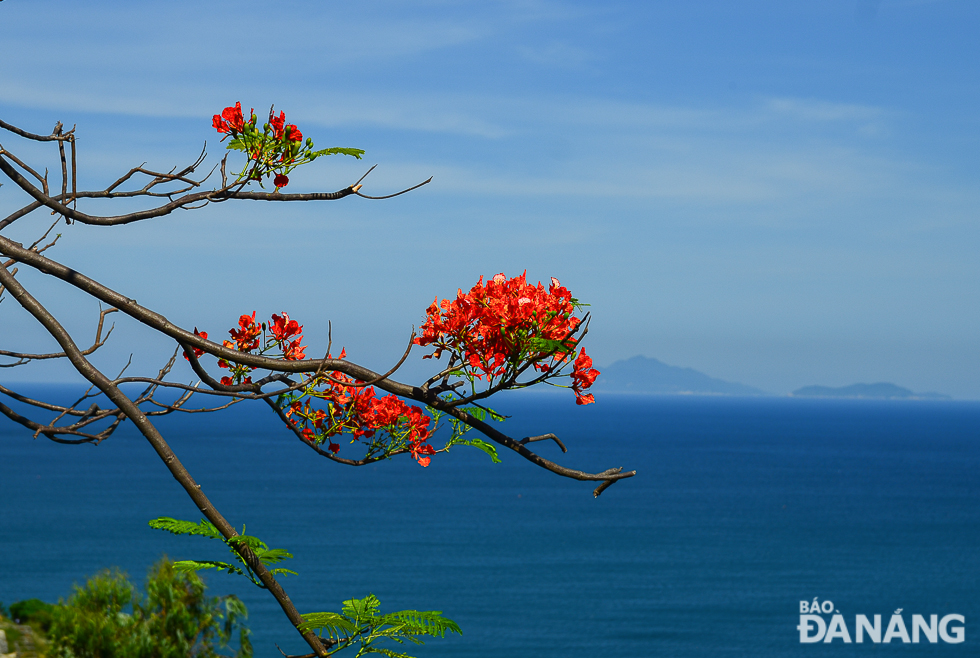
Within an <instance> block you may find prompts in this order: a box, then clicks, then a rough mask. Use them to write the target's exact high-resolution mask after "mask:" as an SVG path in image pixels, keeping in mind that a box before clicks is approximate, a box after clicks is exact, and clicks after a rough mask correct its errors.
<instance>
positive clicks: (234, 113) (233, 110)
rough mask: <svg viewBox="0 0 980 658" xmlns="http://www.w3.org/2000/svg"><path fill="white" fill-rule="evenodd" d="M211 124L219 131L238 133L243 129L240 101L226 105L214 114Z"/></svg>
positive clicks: (243, 118) (243, 119)
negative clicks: (229, 105)
mask: <svg viewBox="0 0 980 658" xmlns="http://www.w3.org/2000/svg"><path fill="white" fill-rule="evenodd" d="M211 123H212V125H213V126H214V128H215V130H217V131H218V132H219V133H232V134H233V135H234V134H236V133H240V132H241V131H242V130H244V129H245V117H244V116H242V104H241V102H238V103H235V106H234V107H226V108H225V109H223V110H222V111H221V114H220V115H218V114H215V115H214V119H213V120H212V122H211Z"/></svg>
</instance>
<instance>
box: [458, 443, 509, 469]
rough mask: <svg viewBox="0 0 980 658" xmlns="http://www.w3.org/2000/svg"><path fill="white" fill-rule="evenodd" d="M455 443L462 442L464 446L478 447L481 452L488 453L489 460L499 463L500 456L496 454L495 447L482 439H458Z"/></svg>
mask: <svg viewBox="0 0 980 658" xmlns="http://www.w3.org/2000/svg"><path fill="white" fill-rule="evenodd" d="M456 443H459V444H462V445H464V446H473V447H474V448H479V449H480V450H482V451H483V452H485V453H487V454H488V455H490V460H491V461H492V462H493V463H494V464H499V463H501V462H500V457H498V456H497V448H496V447H495V446H493V445H491V444H489V443H487V442H486V441H484V440H483V439H459V440H457V441H456Z"/></svg>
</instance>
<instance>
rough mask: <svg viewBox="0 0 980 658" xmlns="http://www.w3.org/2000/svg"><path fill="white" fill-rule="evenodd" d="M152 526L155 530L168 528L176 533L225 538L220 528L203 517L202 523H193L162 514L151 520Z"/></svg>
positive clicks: (222, 539) (168, 530)
mask: <svg viewBox="0 0 980 658" xmlns="http://www.w3.org/2000/svg"><path fill="white" fill-rule="evenodd" d="M150 527H151V528H154V529H155V530H166V531H167V532H172V533H173V534H175V535H201V536H202V537H210V538H211V539H220V540H221V541H224V540H225V538H224V537H223V536H222V535H221V533H220V532H218V529H217V528H215V527H214V526H213V525H212V524H211V522H210V521H206V520H205V519H201V522H200V523H192V522H191V521H181V520H180V519H171V518H170V517H167V516H162V517H160V518H159V519H153V520H152V521H150Z"/></svg>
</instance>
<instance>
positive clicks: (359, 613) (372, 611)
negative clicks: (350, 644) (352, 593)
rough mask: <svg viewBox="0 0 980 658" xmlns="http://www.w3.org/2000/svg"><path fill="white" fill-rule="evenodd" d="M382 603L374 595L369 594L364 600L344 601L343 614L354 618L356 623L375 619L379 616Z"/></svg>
mask: <svg viewBox="0 0 980 658" xmlns="http://www.w3.org/2000/svg"><path fill="white" fill-rule="evenodd" d="M380 607H381V601H379V600H378V597H376V596H375V595H374V594H368V595H367V596H365V597H364V598H363V599H350V600H348V601H344V607H343V609H342V610H343V613H344V614H345V615H347V616H348V617H352V618H353V619H354V620H355V623H358V622H361V621H362V620H363V621H366V620H370V619H373V618H375V617H377V616H378V608H380Z"/></svg>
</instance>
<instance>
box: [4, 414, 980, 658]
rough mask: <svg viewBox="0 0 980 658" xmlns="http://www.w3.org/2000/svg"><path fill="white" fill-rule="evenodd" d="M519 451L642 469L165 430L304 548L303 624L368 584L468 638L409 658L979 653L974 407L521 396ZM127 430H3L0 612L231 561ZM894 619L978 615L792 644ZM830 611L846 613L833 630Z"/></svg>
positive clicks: (208, 483) (236, 506)
mask: <svg viewBox="0 0 980 658" xmlns="http://www.w3.org/2000/svg"><path fill="white" fill-rule="evenodd" d="M497 406H498V407H500V409H501V410H502V411H504V412H505V413H509V414H512V418H510V419H509V420H507V421H506V423H505V427H506V428H507V429H508V432H509V433H510V434H512V435H514V436H525V435H527V434H540V433H544V432H549V431H554V432H556V433H557V434H558V435H559V436H561V437H562V439H563V440H564V441H565V443H566V445H567V446H568V448H569V452H568V454H567V455H561V453H560V452H559V450H558V449H557V447H556V446H554V445H552V444H547V443H538V444H535V447H536V448H537V449H538V451H539V452H540V453H541V454H543V455H544V456H546V457H548V458H551V459H554V460H556V461H560V462H561V463H563V464H565V465H568V466H571V467H576V468H581V469H583V470H590V471H601V470H604V469H606V468H609V467H614V466H623V467H625V468H626V469H636V470H637V471H638V474H637V476H636V477H635V478H632V479H631V480H627V481H624V482H620V483H618V484H616V485H615V486H613V487H611V488H609V489H608V490H607V491H606V492H605V493H604V494H603V495H602V496H601V497H600V498H598V499H594V498H593V496H592V493H591V491H592V488H593V486H594V485H592V484H589V483H580V482H574V481H569V480H565V479H562V478H559V477H557V476H554V475H552V474H550V473H547V472H545V471H542V470H541V469H539V468H537V467H534V466H532V465H531V464H528V463H527V462H524V461H523V460H522V459H521V458H520V457H518V456H517V455H514V454H512V453H511V454H506V453H504V454H502V456H503V459H504V463H503V464H499V465H494V464H491V463H490V461H489V459H488V458H487V457H486V455H484V454H483V453H481V452H479V451H477V450H474V449H467V448H458V449H454V450H453V452H451V453H450V454H448V455H439V456H437V457H436V458H435V459H434V460H433V463H432V465H431V466H430V467H429V468H427V469H423V468H421V467H419V466H418V465H416V464H415V463H413V462H411V461H409V460H405V459H401V460H395V461H392V462H389V463H382V464H378V465H376V466H369V467H366V468H361V469H354V468H346V467H342V466H339V465H336V464H332V463H328V462H326V461H325V460H323V459H322V458H319V457H317V456H316V455H314V454H313V453H312V452H311V451H309V450H308V449H307V448H305V447H304V446H302V445H301V444H300V443H299V442H297V441H296V440H295V439H292V438H290V437H289V436H288V435H287V434H286V433H284V432H283V431H282V430H281V429H278V428H277V426H276V424H275V422H274V421H273V420H272V419H271V418H270V417H269V413H268V411H267V410H266V409H265V408H264V407H254V408H246V409H240V410H239V411H238V413H232V414H222V415H214V416H211V417H207V418H201V417H200V416H197V417H187V416H182V417H170V418H167V419H164V420H163V421H161V423H160V425H161V428H162V429H163V431H164V432H165V434H166V435H167V436H168V438H169V440H170V442H171V444H172V446H173V448H174V450H175V451H176V452H177V454H178V455H179V456H180V458H181V459H182V460H183V461H184V463H185V464H186V465H187V466H188V468H189V470H190V471H191V472H192V473H193V474H194V475H195V477H196V478H197V480H198V482H200V483H201V485H202V486H203V488H204V490H205V492H206V493H207V494H208V495H209V496H210V497H211V499H212V500H213V501H214V502H215V504H216V506H217V507H218V508H219V509H221V510H222V512H223V513H224V514H225V516H226V517H227V518H228V519H229V520H231V521H232V522H233V523H235V524H237V525H238V526H239V527H240V526H241V524H242V523H246V524H247V529H248V533H249V534H254V535H257V536H259V537H261V538H263V539H264V540H265V541H266V542H267V543H268V544H269V545H270V546H274V547H284V548H287V549H289V550H290V551H292V553H293V554H294V555H295V559H294V560H292V561H291V562H292V565H291V567H292V568H293V569H294V570H296V571H298V572H299V573H300V575H299V576H293V577H290V578H286V579H285V580H284V583H283V584H284V586H285V587H286V589H287V591H288V592H289V593H290V596H291V597H292V599H293V601H294V602H295V603H296V604H297V607H298V608H299V609H300V611H301V612H312V611H320V610H331V609H334V610H335V609H339V605H340V602H341V601H342V600H343V599H346V598H351V597H360V596H363V595H365V594H367V593H369V592H372V593H374V594H375V595H377V596H378V597H379V598H380V599H381V601H382V605H383V608H384V609H386V610H398V609H404V608H416V609H435V610H442V611H444V613H445V614H446V615H447V616H449V617H450V618H452V619H454V620H456V621H457V622H458V623H459V624H460V625H461V626H462V628H463V632H464V635H463V636H462V637H458V636H452V637H447V639H445V640H432V641H430V642H428V643H427V644H426V646H425V647H419V648H413V650H414V651H415V654H414V655H418V656H445V657H448V656H452V657H459V658H463V657H470V656H472V657H477V656H480V657H489V656H495V657H496V656H535V657H541V658H544V657H556V658H557V657H559V656H560V657H562V658H579V657H581V658H585V657H589V658H594V657H597V656H616V657H617V658H621V657H623V656H652V655H659V656H676V657H687V656H691V657H695V656H698V657H700V656H712V657H718V656H799V655H804V654H806V655H814V656H817V655H819V656H852V655H862V656H863V655H875V656H877V655H893V654H895V655H897V654H902V655H909V653H910V652H911V653H912V655H977V653H978V652H977V650H976V648H975V646H976V644H977V642H980V639H978V636H977V633H978V632H980V629H978V628H977V626H976V624H977V621H978V620H980V604H978V602H977V592H978V591H980V588H978V585H980V504H978V503H980V476H978V472H980V469H978V467H980V403H973V402H927V401H867V400H865V401H859V400H806V399H791V398H785V399H783V398H722V397H666V396H665V397H657V396H648V397H645V396H614V395H605V396H602V397H601V398H600V399H599V402H598V404H596V405H592V406H588V407H576V406H575V405H574V404H573V402H572V400H571V396H570V395H569V396H561V397H553V396H549V395H540V396H535V395H525V396H522V397H517V396H515V397H512V398H506V399H504V400H502V401H501V403H500V404H498V405H497ZM196 512H197V510H196V509H195V508H194V506H193V505H192V504H191V503H190V501H189V500H188V499H187V498H186V497H185V496H184V494H183V492H182V491H181V490H180V488H179V487H178V485H177V484H176V482H174V480H173V479H172V478H171V477H170V476H169V474H168V472H167V471H166V470H165V469H164V467H163V465H162V464H160V463H159V461H158V459H157V457H156V456H155V454H154V453H153V452H152V451H151V450H150V448H149V446H148V445H147V444H146V442H145V441H144V440H142V439H140V438H139V437H138V436H137V435H135V434H134V433H133V432H132V430H131V429H128V430H126V431H121V432H120V433H118V434H117V435H116V436H114V437H113V438H112V439H110V440H109V441H107V442H105V443H104V444H102V445H101V446H98V447H93V446H63V445H55V444H52V443H51V442H49V441H46V440H44V439H38V440H36V441H34V440H31V438H30V436H29V435H28V434H26V433H25V432H23V431H21V429H20V428H19V427H18V426H15V425H13V424H12V423H9V422H7V421H5V420H3V421H0V565H2V567H0V571H2V575H0V601H3V602H5V603H7V604H9V603H11V602H13V601H16V600H19V599H23V598H28V597H34V596H36V597H39V598H42V599H46V600H48V601H56V600H57V599H58V598H59V597H64V596H67V595H68V594H69V593H70V590H71V586H72V583H73V582H78V581H81V580H82V579H83V578H84V576H85V575H87V574H91V573H93V572H95V571H97V570H98V569H100V568H102V567H106V566H109V565H118V566H120V567H122V568H124V569H125V570H127V571H128V572H129V573H130V575H131V576H133V577H134V580H139V579H141V578H142V575H143V573H144V572H145V570H146V568H147V566H148V565H149V564H150V563H152V562H153V561H154V560H155V559H157V558H158V557H159V556H160V555H161V553H166V554H168V555H169V556H170V557H172V558H173V559H188V558H197V559H223V555H224V554H223V548H222V547H221V545H220V544H217V543H216V542H209V541H207V540H203V539H200V538H181V537H173V536H171V535H167V534H164V533H161V532H159V531H154V530H151V529H150V528H149V527H148V526H147V525H146V522H147V520H149V519H151V518H155V517H158V516H173V517H178V518H187V519H193V520H196V519H197V518H199V514H196ZM237 580H239V579H236V578H235V577H233V576H230V575H225V574H211V575H209V576H207V581H208V584H209V586H210V588H211V591H212V593H215V594H224V593H229V592H235V593H238V594H239V595H240V596H241V597H242V598H243V599H244V600H245V601H246V603H247V605H248V607H249V611H250V621H251V626H252V628H253V631H254V640H255V646H256V649H257V655H258V656H278V655H279V653H278V651H276V649H275V646H274V643H278V644H279V646H281V647H282V648H283V650H285V651H286V652H287V653H303V652H305V651H306V650H307V649H305V645H304V643H303V642H302V640H301V639H299V638H298V637H297V636H296V635H295V633H294V632H293V631H291V629H290V628H289V625H288V623H287V622H286V621H285V619H284V618H283V616H282V614H281V612H280V611H279V609H278V607H277V606H276V604H275V602H274V601H273V600H272V599H271V597H269V596H268V595H267V594H266V593H265V592H263V591H261V590H258V589H257V588H254V587H253V586H251V585H248V583H244V582H242V583H239V582H237ZM814 597H818V598H819V599H820V600H821V601H824V600H831V601H833V604H834V606H835V609H837V610H839V611H840V612H841V613H842V614H843V615H844V617H845V619H846V621H847V625H848V627H849V629H850V633H851V635H852V637H853V634H854V615H856V614H865V615H868V616H869V617H871V615H874V614H880V615H882V617H883V620H884V622H883V631H884V626H885V625H887V623H888V620H889V617H890V616H891V614H892V613H893V612H894V611H895V610H896V609H899V608H901V609H903V614H904V615H905V617H904V621H905V623H906V624H907V625H908V626H909V631H910V632H911V615H912V614H922V615H925V616H926V619H928V615H930V614H937V615H939V616H940V617H942V616H943V615H946V614H950V613H955V614H961V615H963V616H964V617H965V620H966V621H965V624H964V626H965V637H966V641H965V642H964V643H962V644H948V643H945V642H939V643H937V644H929V643H925V639H924V638H923V640H922V643H920V644H916V645H905V644H903V643H901V641H900V640H894V641H892V642H891V643H890V644H870V643H868V640H866V641H865V643H864V644H844V643H843V642H842V640H840V639H837V640H835V641H834V642H832V643H830V644H826V643H818V644H801V643H800V636H799V631H798V630H797V625H798V624H799V619H800V601H801V600H807V601H812V599H813V598H814ZM826 619H827V620H828V621H829V620H830V617H829V616H826Z"/></svg>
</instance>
